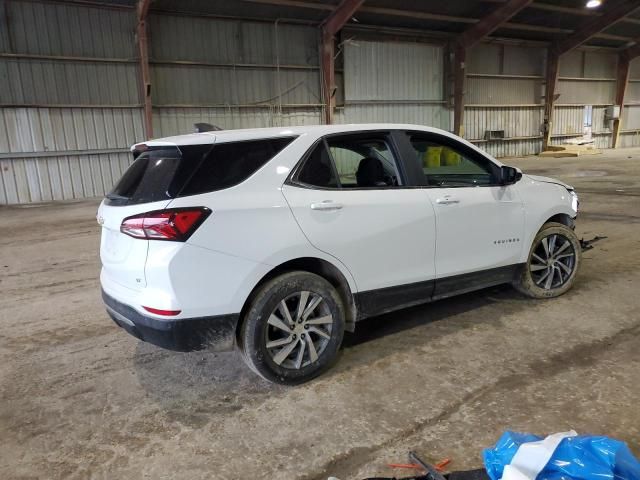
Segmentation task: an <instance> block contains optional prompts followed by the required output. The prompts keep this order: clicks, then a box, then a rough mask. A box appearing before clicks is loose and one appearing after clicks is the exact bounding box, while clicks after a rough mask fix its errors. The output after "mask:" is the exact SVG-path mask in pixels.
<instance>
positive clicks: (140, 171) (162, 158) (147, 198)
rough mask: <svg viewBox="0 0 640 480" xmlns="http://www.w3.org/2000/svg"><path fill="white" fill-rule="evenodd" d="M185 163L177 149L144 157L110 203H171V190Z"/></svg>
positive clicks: (111, 195) (151, 152)
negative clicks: (178, 171)
mask: <svg viewBox="0 0 640 480" xmlns="http://www.w3.org/2000/svg"><path fill="white" fill-rule="evenodd" d="M181 160H182V154H181V152H180V150H178V148H177V147H169V148H161V149H153V150H147V151H145V152H143V153H141V154H140V155H138V157H137V158H136V159H135V160H134V162H133V163H132V164H131V166H130V167H129V168H128V169H127V171H126V172H124V175H123V176H122V178H121V179H120V181H119V182H118V183H117V184H116V186H115V187H114V188H113V190H112V191H111V192H110V193H108V194H107V200H108V202H109V203H110V204H111V205H131V204H135V203H147V202H159V201H161V200H168V199H171V198H172V196H171V194H170V192H169V190H170V186H171V183H172V180H173V178H174V176H175V174H176V171H177V169H178V167H179V166H180V162H181Z"/></svg>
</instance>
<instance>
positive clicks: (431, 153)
mask: <svg viewBox="0 0 640 480" xmlns="http://www.w3.org/2000/svg"><path fill="white" fill-rule="evenodd" d="M441 154H442V147H429V148H427V150H426V151H425V152H424V157H423V158H422V163H423V165H424V166H425V167H426V168H438V167H439V166H440V156H441Z"/></svg>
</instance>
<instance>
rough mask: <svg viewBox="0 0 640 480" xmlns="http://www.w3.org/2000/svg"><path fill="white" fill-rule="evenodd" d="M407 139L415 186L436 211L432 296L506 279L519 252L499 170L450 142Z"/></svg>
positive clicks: (516, 215) (421, 135) (514, 211)
mask: <svg viewBox="0 0 640 480" xmlns="http://www.w3.org/2000/svg"><path fill="white" fill-rule="evenodd" d="M407 140H408V141H409V143H410V148H409V149H407V150H408V152H409V155H410V159H409V161H413V162H416V163H417V164H418V165H415V163H414V165H412V167H413V172H416V173H417V175H418V176H419V178H418V179H417V183H418V184H420V183H421V184H422V185H423V186H424V187H425V188H424V190H425V191H426V192H427V194H428V196H429V199H430V200H431V203H432V205H433V208H434V209H435V215H436V256H435V267H436V291H435V297H436V298H440V297H444V296H449V295H453V294H455V293H460V292H463V291H467V290H472V289H474V288H477V287H478V286H479V285H490V284H497V283H502V282H503V281H505V280H508V279H509V276H510V275H512V273H513V270H514V269H515V268H517V266H516V264H517V262H518V261H519V259H520V256H521V255H520V254H521V251H522V248H523V233H524V210H523V205H522V202H521V201H520V198H519V197H518V194H517V192H516V189H515V188H514V187H513V185H500V184H499V172H500V167H499V166H498V165H497V164H496V163H494V162H493V161H492V160H491V159H490V158H488V157H487V156H485V155H483V154H482V153H480V152H478V151H477V150H476V149H474V148H472V147H469V146H468V145H466V144H464V143H462V142H460V141H458V140H456V139H455V138H452V137H448V136H444V135H441V134H436V133H428V132H408V134H407ZM415 167H417V168H415Z"/></svg>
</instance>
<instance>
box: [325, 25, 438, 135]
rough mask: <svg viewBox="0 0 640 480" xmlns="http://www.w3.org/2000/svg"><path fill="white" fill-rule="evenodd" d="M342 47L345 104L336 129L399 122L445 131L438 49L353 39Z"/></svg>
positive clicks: (420, 45)
mask: <svg viewBox="0 0 640 480" xmlns="http://www.w3.org/2000/svg"><path fill="white" fill-rule="evenodd" d="M349 36H350V35H349V34H345V35H343V37H349ZM344 45H345V46H344V93H343V95H344V104H343V105H342V107H341V108H339V109H338V112H337V115H336V123H362V122H398V123H416V124H422V125H430V126H434V127H439V128H443V129H447V130H448V129H449V128H450V111H449V109H448V108H447V105H446V103H447V102H446V98H445V91H444V78H445V75H444V70H445V69H444V48H443V47H442V46H441V45H430V44H424V43H404V42H390V41H385V42H372V41H361V40H357V38H356V40H353V41H347V42H345V44H344ZM338 81H339V80H338ZM339 99H340V96H339V97H338V100H339Z"/></svg>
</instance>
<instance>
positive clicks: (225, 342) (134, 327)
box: [102, 290, 240, 352]
mask: <svg viewBox="0 0 640 480" xmlns="http://www.w3.org/2000/svg"><path fill="white" fill-rule="evenodd" d="M102 299H103V301H104V304H105V307H106V309H107V313H108V314H109V316H110V317H111V319H112V320H113V321H114V322H115V323H116V324H117V325H118V326H119V327H121V328H123V329H125V330H126V331H127V332H129V333H130V334H131V335H133V336H134V337H136V338H139V339H140V340H142V341H144V342H148V343H152V344H154V345H157V346H159V347H162V348H166V349H167V350H175V351H178V352H190V351H193V350H203V349H205V348H206V349H211V350H214V351H226V350H231V349H232V348H233V345H234V343H235V332H236V326H237V324H238V318H239V317H240V315H239V314H230V315H216V316H213V317H199V318H181V319H173V320H172V319H167V320H164V319H163V320H158V319H156V318H152V317H148V316H146V315H142V314H141V313H139V312H137V311H136V310H134V309H133V308H132V307H130V306H128V305H126V304H124V303H122V302H119V301H118V300H116V299H115V298H113V297H111V296H109V295H108V294H106V293H105V291H104V290H103V291H102Z"/></svg>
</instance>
